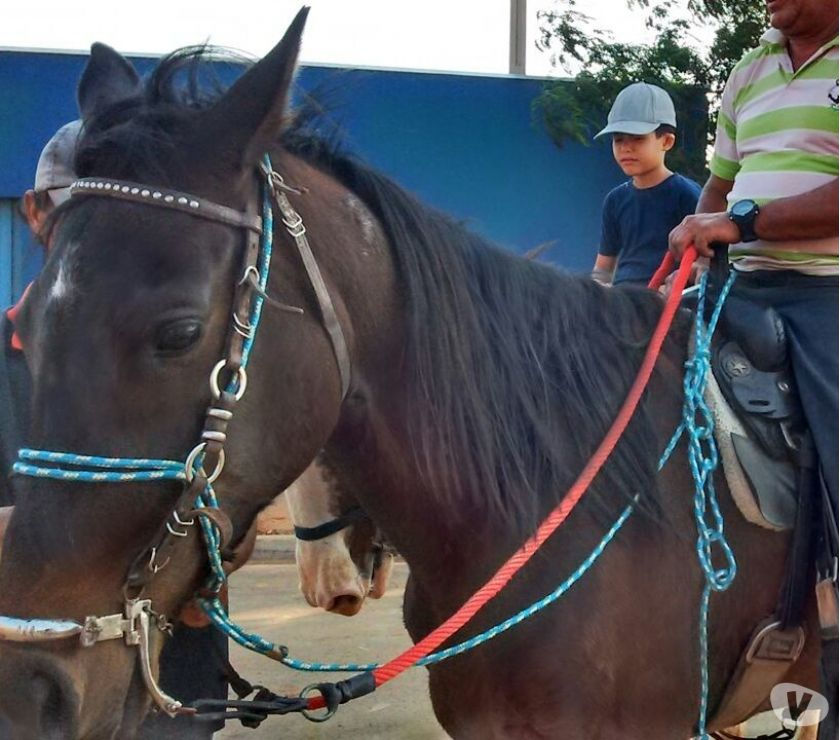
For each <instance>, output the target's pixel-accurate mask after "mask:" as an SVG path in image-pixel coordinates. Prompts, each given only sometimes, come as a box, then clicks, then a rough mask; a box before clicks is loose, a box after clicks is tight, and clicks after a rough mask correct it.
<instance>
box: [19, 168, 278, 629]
mask: <svg viewBox="0 0 840 740" xmlns="http://www.w3.org/2000/svg"><path fill="white" fill-rule="evenodd" d="M263 165H264V171H265V173H266V175H267V177H268V178H269V179H270V177H271V173H272V168H271V161H270V159H269V157H268V156H267V155H266V156H265V158H264V160H263ZM269 181H270V180H269ZM271 192H272V191H271V188H270V187H269V186H268V185H266V186H264V187H263V192H262V219H263V221H262V223H263V229H262V240H261V243H260V255H259V268H258V275H259V277H258V281H257V282H258V284H259V290H258V291H255V293H254V296H253V300H252V303H251V310H250V317H249V318H250V321H249V324H250V327H249V331H248V333H247V335H246V336H245V341H244V343H243V346H242V361H241V367H242V368H243V369H244V368H245V366H246V365H247V363H248V359H249V357H250V353H251V348H252V347H253V344H254V339H255V338H256V333H257V328H258V326H259V319H260V315H261V312H262V305H263V302H264V298H263V294H264V291H265V287H266V285H267V284H268V276H269V269H270V265H271V252H272V246H273V223H274V218H273V211H272V206H271ZM240 378H241V375H240V374H238V373H235V374H234V375H233V376H232V377H231V379H230V381H229V383H228V386H227V388H226V390H227V391H228V392H230V393H235V392H236V391H237V390H240V388H239V382H240ZM18 458H19V459H18V461H17V462H15V464H14V465H13V466H12V471H13V473H15V474H17V475H27V476H33V477H38V478H50V479H53V480H63V481H80V482H86V483H131V482H139V481H165V480H177V481H188V480H189V479H190V478H191V477H192V475H193V474H194V473H196V472H198V471H199V470H201V467H202V462H203V454H200V455H197V456H196V457H195V459H193V460H191V461H190V460H188V462H187V463H185V462H182V461H178V460H164V459H154V458H125V457H100V456H96V455H79V454H76V453H71V452H55V451H50V450H33V449H29V448H24V449H21V450H20V451H19V453H18ZM31 463H44V464H47V465H49V467H47V466H45V465H33V464H31ZM60 466H64V467H60ZM68 466H69V467H68ZM188 466H189V467H190V470H187V467H188ZM202 507H208V508H219V503H218V500H217V498H216V494H215V491H214V490H213V486H212V483H211V482H209V481H208V483H207V485H206V486H205V488H204V490H203V491H202V492H201V494H200V495H199V496H198V497H197V498H196V500H195V508H197V509H200V508H202ZM200 525H201V530H202V534H203V537H204V541H205V544H206V546H207V553H208V558H209V562H210V571H211V575H210V577H209V579H208V582H207V584H206V587H207V589H208V590H210V591H211V592H212V593H218V591H219V589H220V588H221V587H222V585H223V584H224V582H225V580H226V576H225V572H224V569H223V567H222V560H221V555H220V552H219V533H218V531H217V529H216V528H215V526H214V525H213V524H212V523H211V522H209V521H208V520H207V519H206V518H205V517H201V521H200ZM203 601H204V602H205V603H207V604H208V605H209V606H212V607H213V610H214V614H216V619H215V620H214V624H217V625H218V626H219V627H220V629H222V630H223V631H224V632H226V633H227V634H228V635H229V636H231V637H232V638H234V639H236V635H237V632H238V631H239V629H238V628H237V627H236V626H235V625H233V624H232V623H230V621H229V620H228V618H227V614H226V613H225V610H224V607H223V605H222V604H221V602H220V601H219V600H218V598H217V597H213V598H212V599H206V600H203ZM220 614H221V615H222V616H219V615H220Z"/></svg>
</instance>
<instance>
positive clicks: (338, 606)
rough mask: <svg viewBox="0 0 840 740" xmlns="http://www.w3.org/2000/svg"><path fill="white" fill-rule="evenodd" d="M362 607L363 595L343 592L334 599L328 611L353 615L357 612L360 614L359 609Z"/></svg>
mask: <svg viewBox="0 0 840 740" xmlns="http://www.w3.org/2000/svg"><path fill="white" fill-rule="evenodd" d="M361 608H362V598H361V597H359V596H356V595H355V594H341V595H340V596H336V597H335V599H333V602H332V604H331V605H330V607H329V609H327V611H329V612H334V613H336V614H342V615H344V616H345V617H352V616H354V615H355V614H358V613H359V609H361Z"/></svg>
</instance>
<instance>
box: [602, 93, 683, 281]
mask: <svg viewBox="0 0 840 740" xmlns="http://www.w3.org/2000/svg"><path fill="white" fill-rule="evenodd" d="M676 130H677V117H676V113H675V112H674V104H673V102H671V98H670V96H669V95H668V93H666V92H665V91H664V90H663V89H662V88H661V87H657V86H656V85H649V84H647V83H645V82H634V83H633V84H632V85H628V86H627V87H625V88H624V89H623V90H622V91H621V92H620V93H619V94H618V96H617V97H616V99H615V102H614V103H613V106H612V108H611V109H610V113H609V116H608V117H607V126H606V128H604V129H603V130H602V131H599V132H598V134H596V136H595V138H596V139H597V138H598V137H599V136H604V135H605V134H612V146H613V156H614V157H615V161H616V162H618V166H619V167H621V170H622V172H624V174H625V175H629V176H630V178H631V179H630V180H628V181H627V182H625V183H623V184H621V185H619V186H618V187H616V188H613V189H612V190H611V191H610V192H609V193H608V194H607V197H606V198H605V199H604V207H603V213H602V227H601V246H600V248H599V249H598V256H597V258H596V260H595V267H594V268H593V269H592V277H593V278H594V279H595V280H597V281H598V282H600V283H603V284H605V285H609V284H613V285H618V284H619V283H624V284H634V283H635V284H637V285H647V283H648V281H649V280H650V278H651V276H652V275H653V273H654V272H655V271H656V268H657V267H659V263H660V262H661V261H662V258H663V257H664V256H665V252H666V251H667V250H668V234H669V233H670V231H671V229H673V228H674V227H675V226H676V225H677V224H679V223H680V222H681V221H682V220H683V218H684V217H685V216H687V215H688V214H690V213H694V209H695V207H696V205H697V199H698V197H699V196H700V186H699V185H698V184H697V183H696V182H694V181H693V180H689V179H688V178H687V177H683V176H682V175H679V174H676V173H674V172H671V170H669V169H668V168H667V167H666V166H665V154H666V153H667V152H668V151H670V150H671V149H672V148H673V146H674V143H675V141H676V135H675V134H676ZM616 263H617V264H616Z"/></svg>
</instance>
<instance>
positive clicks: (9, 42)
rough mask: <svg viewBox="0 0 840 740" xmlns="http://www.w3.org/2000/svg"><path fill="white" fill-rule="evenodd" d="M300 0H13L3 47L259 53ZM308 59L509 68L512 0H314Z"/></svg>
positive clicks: (629, 30)
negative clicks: (212, 48)
mask: <svg viewBox="0 0 840 740" xmlns="http://www.w3.org/2000/svg"><path fill="white" fill-rule="evenodd" d="M302 3H303V0H271V1H270V2H267V1H266V0H226V1H225V2H219V0H142V2H131V3H126V2H122V1H121V0H84V2H83V3H81V4H79V3H71V2H67V1H66V0H62V1H61V2H59V1H58V0H38V2H28V3H13V4H11V5H9V6H8V7H7V9H6V11H5V12H4V14H3V16H4V17H3V22H2V24H0V47H14V48H28V49H36V48H37V49H56V50H72V51H80V50H86V49H88V48H89V47H90V44H91V43H92V42H93V41H103V42H105V43H107V44H109V45H111V46H113V47H114V48H116V49H117V50H118V51H120V52H122V53H131V52H134V53H166V52H169V51H172V50H173V49H175V48H178V47H180V46H186V45H189V44H196V43H202V42H205V41H208V42H210V43H212V44H217V45H221V46H229V47H233V48H235V49H238V50H241V51H246V52H249V53H250V54H253V55H257V56H260V55H262V54H264V53H265V52H266V51H268V50H269V49H270V48H271V47H272V46H273V45H274V44H275V43H276V42H277V41H278V40H279V39H280V37H281V36H282V34H283V31H284V30H285V29H286V26H287V25H288V23H289V21H290V20H291V19H292V17H293V16H294V14H295V13H296V12H297V10H298V8H299V7H300V6H301V4H302ZM309 4H310V5H311V7H312V10H311V12H310V15H309V21H308V23H307V27H306V32H305V34H304V39H303V47H302V51H301V60H302V61H304V62H310V63H311V62H321V63H330V64H338V65H365V66H376V67H392V68H394V67H395V68H407V69H431V70H447V71H456V72H478V73H491V74H504V73H506V72H507V71H508V43H509V31H508V23H509V13H510V0H309ZM551 7H553V2H552V0H527V16H528V21H527V37H528V38H527V57H526V74H529V75H538V76H542V75H549V74H563V75H565V74H566V73H565V72H564V71H562V70H552V67H551V64H550V62H549V58H548V54H546V53H545V52H540V51H539V50H538V49H536V48H535V46H534V41H535V39H536V38H537V36H538V22H537V18H536V14H537V11H539V10H542V9H550V8H551ZM580 7H582V8H585V11H586V12H587V13H588V14H590V15H592V16H593V18H594V19H595V21H596V23H597V24H598V25H601V26H602V27H605V28H609V29H611V30H612V31H613V32H614V35H615V37H616V39H618V40H620V41H640V40H643V39H645V38H647V32H646V30H645V28H644V19H643V17H642V16H641V14H639V13H638V12H636V13H633V12H631V11H629V10H628V9H627V7H626V5H625V2H624V0H585V2H581V3H580Z"/></svg>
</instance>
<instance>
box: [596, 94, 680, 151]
mask: <svg viewBox="0 0 840 740" xmlns="http://www.w3.org/2000/svg"><path fill="white" fill-rule="evenodd" d="M663 123H667V124H668V125H669V126H673V127H674V128H676V127H677V114H676V112H675V111H674V103H673V101H672V100H671V96H670V95H668V93H666V92H665V91H664V90H663V89H662V88H661V87H657V86H656V85H649V84H648V83H647V82H634V83H633V84H632V85H628V86H627V87H625V88H624V89H623V90H622V91H621V92H620V93H619V94H618V95H617V96H616V99H615V102H614V103H613V105H612V108H610V114H609V115H608V116H607V125H606V128H604V129H602V130H601V131H599V132H598V133H597V134H595V137H594V138H596V139H597V138H598V137H599V136H603V135H604V134H638V135H642V134H649V133H651V132H652V131H656V129H657V128H659V127H660V126H661V125H662V124H663Z"/></svg>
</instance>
